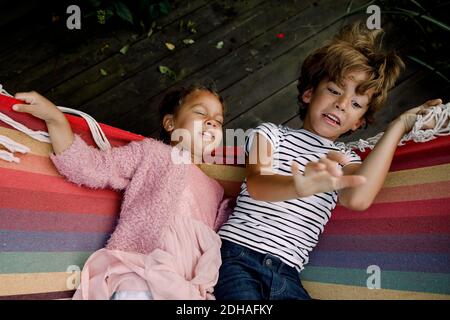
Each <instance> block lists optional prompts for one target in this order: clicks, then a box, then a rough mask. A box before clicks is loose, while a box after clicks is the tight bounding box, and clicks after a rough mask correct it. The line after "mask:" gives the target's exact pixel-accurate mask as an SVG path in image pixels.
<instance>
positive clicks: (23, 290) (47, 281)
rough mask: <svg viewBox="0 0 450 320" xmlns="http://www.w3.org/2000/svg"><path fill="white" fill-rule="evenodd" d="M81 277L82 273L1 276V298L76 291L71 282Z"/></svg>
mask: <svg viewBox="0 0 450 320" xmlns="http://www.w3.org/2000/svg"><path fill="white" fill-rule="evenodd" d="M69 277H70V278H69ZM79 277H80V272H76V273H67V272H49V273H12V274H0V284H1V285H0V296H11V295H19V294H33V293H47V292H59V291H68V290H74V286H73V285H71V283H70V280H74V279H79ZM67 282H69V283H67Z"/></svg>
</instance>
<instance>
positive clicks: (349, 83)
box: [302, 72, 372, 141]
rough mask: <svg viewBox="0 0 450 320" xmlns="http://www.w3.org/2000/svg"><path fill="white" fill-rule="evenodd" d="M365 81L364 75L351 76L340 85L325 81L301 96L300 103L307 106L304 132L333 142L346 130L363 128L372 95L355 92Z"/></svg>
mask: <svg viewBox="0 0 450 320" xmlns="http://www.w3.org/2000/svg"><path fill="white" fill-rule="evenodd" d="M366 79H367V75H366V74H365V73H363V72H351V73H349V74H348V75H347V76H346V77H345V79H344V81H343V85H338V84H336V83H334V82H332V81H329V80H328V79H324V80H322V81H321V82H320V83H319V85H318V86H317V88H315V89H308V90H306V91H305V92H304V93H303V96H302V98H303V101H304V102H305V103H309V106H308V111H307V113H306V117H305V120H304V123H303V128H304V129H307V130H309V131H311V132H313V133H315V134H317V135H319V136H321V137H324V138H327V139H330V140H332V141H334V140H336V139H337V138H339V137H340V136H341V135H342V134H344V133H346V132H347V131H349V130H353V131H354V130H357V129H358V128H359V127H360V126H362V125H363V124H364V114H365V113H366V111H367V109H368V108H369V107H368V105H369V102H370V99H371V96H372V94H371V92H370V91H369V92H367V93H366V94H364V95H360V94H358V93H357V92H356V88H357V87H358V85H359V83H361V81H364V80H366Z"/></svg>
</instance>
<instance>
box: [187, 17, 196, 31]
mask: <svg viewBox="0 0 450 320" xmlns="http://www.w3.org/2000/svg"><path fill="white" fill-rule="evenodd" d="M186 28H188V30H189V31H190V32H191V33H197V28H196V27H195V23H194V22H192V21H191V20H189V21H188V23H187V25H186Z"/></svg>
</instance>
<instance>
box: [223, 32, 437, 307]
mask: <svg viewBox="0 0 450 320" xmlns="http://www.w3.org/2000/svg"><path fill="white" fill-rule="evenodd" d="M380 35H381V31H380V30H373V31H371V30H367V29H366V28H365V26H364V25H362V24H354V25H351V26H347V27H344V28H343V29H342V30H341V31H340V32H339V33H338V34H337V35H336V36H335V37H334V38H333V39H332V41H330V42H329V43H327V44H326V45H325V46H323V47H321V48H319V49H317V50H316V51H315V52H313V53H312V54H311V55H309V56H308V57H307V58H306V59H305V61H304V63H303V65H302V69H301V75H300V78H299V82H298V86H297V87H298V90H299V102H300V104H301V109H300V116H301V118H302V120H303V127H302V128H301V129H297V130H294V129H291V128H287V127H284V126H277V125H274V124H271V123H264V124H262V125H260V126H258V127H257V128H256V129H255V130H253V132H252V133H251V134H250V135H249V137H248V140H247V142H246V152H247V155H248V157H247V166H246V168H247V177H246V180H245V181H244V183H243V185H242V187H241V192H240V195H239V197H238V199H237V205H236V208H235V210H234V212H233V214H231V216H230V218H229V220H228V222H226V223H225V224H224V225H223V226H222V228H221V229H220V231H219V235H220V236H221V238H222V248H221V254H222V266H221V268H220V271H219V280H218V283H217V285H216V287H215V295H216V298H217V299H255V300H266V299H309V298H310V296H309V294H308V293H307V292H306V290H305V289H304V288H303V286H302V284H301V281H300V277H299V272H300V271H301V270H302V269H303V268H304V266H305V265H306V264H307V263H308V257H309V253H310V252H311V250H312V249H313V248H314V247H315V246H316V244H317V242H318V238H319V235H320V234H321V233H322V232H323V230H324V226H325V224H326V223H327V222H328V220H329V218H330V217H331V211H332V210H333V209H334V207H335V206H336V203H337V200H338V199H339V204H340V205H342V206H345V207H347V208H350V209H352V210H365V209H366V208H368V207H369V206H370V205H371V203H372V202H373V200H374V198H375V196H376V195H377V193H378V191H379V190H380V189H381V187H382V185H383V183H384V180H385V178H386V175H387V173H388V171H389V167H390V164H391V161H392V157H393V155H394V151H395V149H396V147H397V145H398V143H399V141H400V139H401V138H402V136H403V135H404V134H405V133H407V132H408V131H410V130H411V128H412V127H413V125H414V121H415V119H416V115H417V114H418V113H420V112H422V111H423V108H425V107H430V106H433V105H437V104H440V103H442V102H441V101H440V100H439V99H436V100H433V101H428V102H427V103H425V104H424V105H423V106H421V107H417V108H414V109H411V110H409V111H407V112H405V113H403V114H402V115H400V116H399V117H398V118H396V119H395V120H394V121H392V122H391V123H390V124H389V126H388V128H387V130H386V131H385V134H384V135H383V137H382V139H381V140H380V141H379V142H378V144H377V145H376V147H375V148H374V150H373V151H372V152H371V153H370V155H369V156H368V157H367V158H366V159H365V161H364V163H361V159H360V158H359V156H358V155H357V154H356V153H354V152H352V151H350V150H339V149H338V147H336V145H335V144H334V141H335V140H336V139H337V138H339V137H340V136H342V135H343V134H347V133H349V132H352V131H355V130H357V129H358V128H360V127H362V126H364V125H365V124H366V123H370V122H371V121H372V116H373V113H374V112H375V111H377V110H378V109H379V108H380V107H381V106H382V105H383V103H384V102H385V100H386V96H387V92H388V90H389V89H390V88H391V87H392V86H393V85H394V83H395V81H396V79H397V78H398V75H399V73H400V70H401V69H402V68H403V66H404V65H403V62H402V60H401V59H400V58H399V57H398V56H397V55H396V54H395V53H384V52H382V51H381V49H380V46H379V43H378V40H379V39H380ZM339 151H340V152H339ZM343 152H345V153H346V155H344V154H343Z"/></svg>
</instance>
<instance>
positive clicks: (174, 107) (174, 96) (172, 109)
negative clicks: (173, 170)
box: [159, 84, 225, 144]
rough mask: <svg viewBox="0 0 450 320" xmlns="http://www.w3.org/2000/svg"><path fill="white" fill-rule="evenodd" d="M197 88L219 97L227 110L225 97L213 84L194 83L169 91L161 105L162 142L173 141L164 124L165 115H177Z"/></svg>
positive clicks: (160, 134) (160, 136)
mask: <svg viewBox="0 0 450 320" xmlns="http://www.w3.org/2000/svg"><path fill="white" fill-rule="evenodd" d="M197 90H200V91H207V92H210V93H212V94H213V95H215V96H216V97H217V99H219V101H220V103H221V104H222V107H223V109H224V111H225V104H224V101H223V98H222V96H221V95H220V94H219V93H218V92H217V90H216V89H215V88H214V87H213V86H212V85H201V84H194V85H191V86H189V87H180V88H178V89H176V90H172V91H169V92H168V93H167V94H166V95H165V96H164V98H163V100H162V101H161V104H160V105H159V123H160V132H159V139H160V140H161V141H162V142H164V143H166V144H170V141H171V140H170V134H169V133H168V132H167V131H166V130H165V129H164V126H163V119H164V117H165V116H166V115H167V114H173V115H176V114H177V113H178V111H180V108H181V106H182V105H183V103H184V100H185V99H186V97H187V96H188V95H190V94H191V93H193V92H194V91H197Z"/></svg>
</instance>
